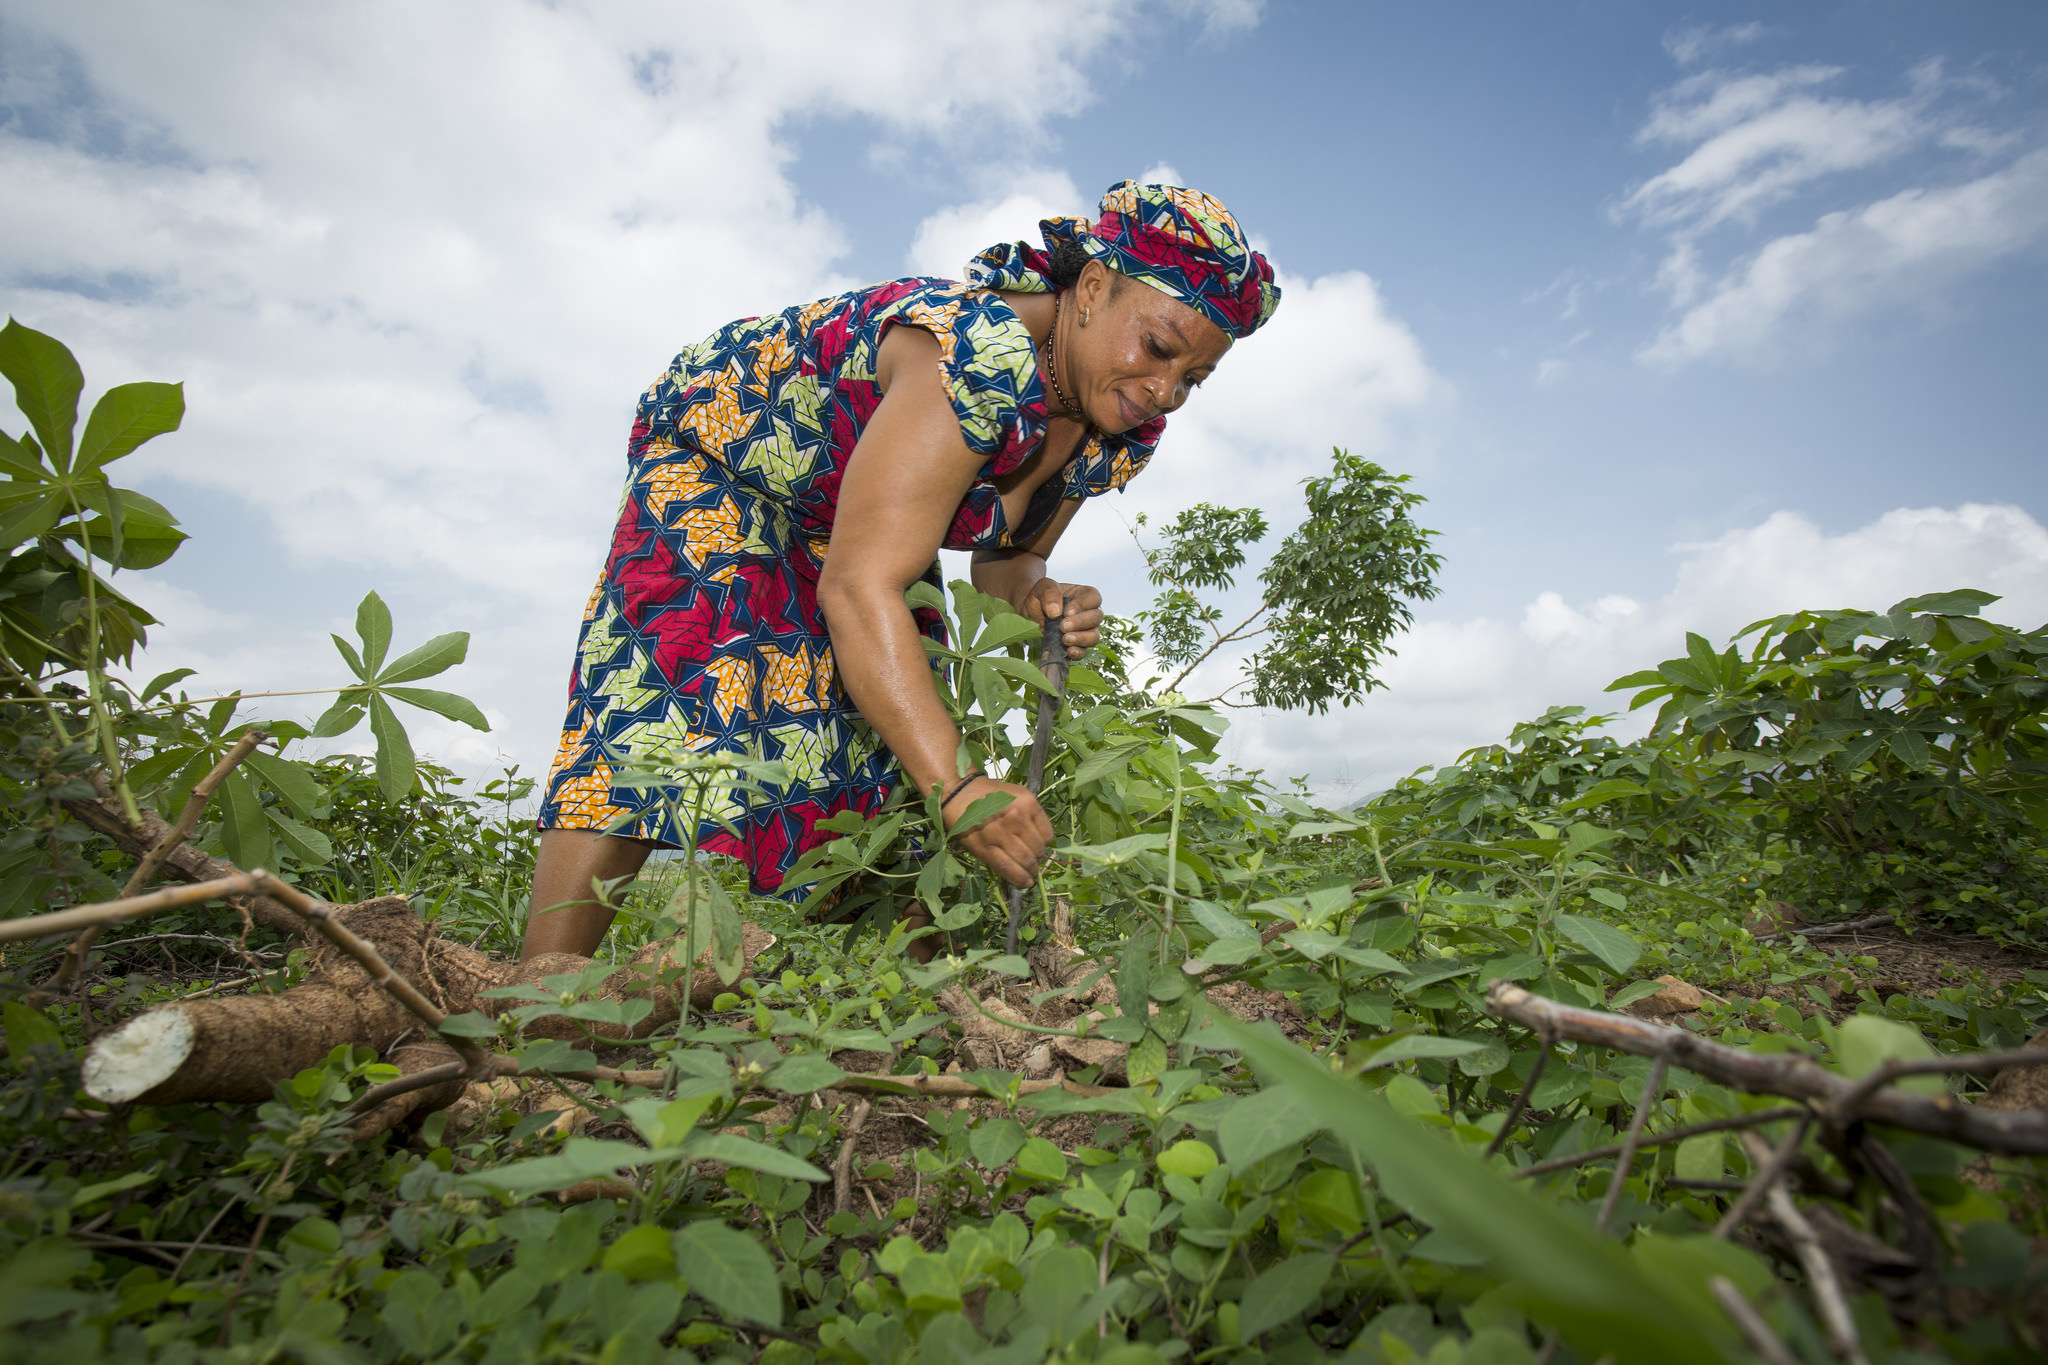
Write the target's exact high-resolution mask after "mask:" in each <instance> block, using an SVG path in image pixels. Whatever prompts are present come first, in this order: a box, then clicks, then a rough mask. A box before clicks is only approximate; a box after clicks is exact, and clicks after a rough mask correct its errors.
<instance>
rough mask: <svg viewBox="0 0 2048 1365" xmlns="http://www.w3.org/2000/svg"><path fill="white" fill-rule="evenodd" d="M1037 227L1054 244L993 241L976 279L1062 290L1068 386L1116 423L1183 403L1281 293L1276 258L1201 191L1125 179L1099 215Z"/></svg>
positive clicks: (1115, 427)
mask: <svg viewBox="0 0 2048 1365" xmlns="http://www.w3.org/2000/svg"><path fill="white" fill-rule="evenodd" d="M1039 228H1040V231H1041V232H1042V233H1043V234H1044V237H1045V244H1046V248H1047V249H1046V250H1045V251H1043V252H1041V251H1036V250H1033V249H1032V248H1030V247H1028V246H1026V245H1025V244H1024V243H1022V242H1018V243H1014V244H1010V243H1005V244H1002V245H999V246H995V247H991V248H990V249H989V250H987V251H985V252H983V253H981V255H979V256H977V257H975V259H974V260H972V261H970V262H969V263H968V266H967V278H968V280H969V282H970V283H973V284H978V285H983V286H985V287H988V288H992V289H1021V290H1026V291H1032V292H1037V291H1045V290H1052V291H1056V292H1058V293H1060V294H1061V295H1062V296H1063V297H1062V304H1063V305H1064V306H1063V309H1062V312H1063V314H1065V316H1064V317H1063V318H1062V322H1061V327H1060V330H1061V332H1062V337H1061V340H1060V343H1059V344H1060V351H1061V354H1062V356H1063V357H1066V353H1067V352H1068V351H1069V349H1071V350H1072V352H1073V353H1072V355H1071V356H1070V357H1066V359H1065V361H1064V363H1066V364H1067V365H1068V366H1069V367H1070V368H1071V370H1072V372H1073V373H1072V375H1071V378H1072V380H1073V381H1074V382H1073V383H1071V384H1064V385H1063V387H1065V388H1066V389H1067V391H1068V396H1069V397H1070V398H1072V399H1073V400H1074V402H1075V403H1076V404H1077V405H1079V406H1080V407H1081V409H1082V410H1083V411H1084V412H1085V413H1086V415H1087V417H1088V419H1089V420H1090V421H1091V422H1092V423H1094V424H1095V425H1096V426H1099V427H1101V428H1103V429H1104V430H1107V431H1124V430H1128V429H1129V428H1130V427H1132V426H1135V425H1139V424H1141V423H1142V422H1144V421H1149V420H1151V419H1152V418H1153V417H1156V416H1160V415H1163V414H1165V413H1168V412H1171V411H1173V410H1174V409H1175V408H1177V407H1179V406H1180V405H1181V403H1183V402H1185V401H1186V399H1187V394H1188V391H1189V390H1190V389H1191V388H1192V387H1193V386H1194V385H1196V384H1199V383H1200V382H1201V381H1202V380H1203V379H1205V378H1207V377H1208V374H1209V372H1210V371H1212V370H1214V369H1215V367H1216V363H1217V362H1218V361H1219V360H1221V359H1222V357H1223V353H1224V352H1225V351H1226V350H1228V349H1229V347H1230V344H1231V342H1232V341H1233V340H1234V339H1235V338H1238V337H1243V336H1249V335H1251V333H1252V332H1254V331H1256V330H1257V329H1258V328H1259V327H1260V326H1261V325H1263V324H1264V323H1265V322H1266V320H1267V319H1268V318H1270V317H1272V315H1273V310H1274V309H1275V308H1277V307H1278V306H1279V304H1280V287H1279V286H1278V285H1276V284H1275V283H1273V268H1272V266H1271V265H1269V264H1268V263H1267V261H1266V258H1265V257H1264V256H1263V255H1261V254H1260V253H1259V252H1257V251H1255V250H1253V249H1252V247H1251V244H1250V242H1249V241H1248V240H1247V239H1246V237H1245V234H1244V229H1243V228H1241V227H1240V226H1239V225H1238V222H1237V219H1236V218H1235V217H1234V216H1232V214H1231V213H1230V211H1229V210H1228V209H1226V208H1224V207H1223V205H1222V204H1220V203H1218V202H1217V201H1216V200H1214V199H1212V198H1210V197H1209V196H1208V195H1206V194H1202V193H1200V192H1199V191H1196V190H1187V189H1181V188H1180V187H1178V186H1173V185H1140V184H1138V183H1136V182H1135V181H1130V180H1125V181H1120V182H1119V183H1117V184H1115V185H1112V186H1111V187H1110V189H1109V192H1108V193H1107V194H1105V195H1104V196H1103V198H1102V204H1101V214H1100V217H1099V218H1098V219H1097V220H1096V221H1095V222H1093V223H1090V222H1087V221H1086V220H1084V219H1080V218H1049V219H1046V220H1045V221H1044V222H1042V223H1041V224H1039ZM1132 284H1143V285H1145V286H1147V287H1146V288H1142V289H1133V288H1131V287H1130V286H1131V285H1132ZM1069 318H1071V323H1070V322H1069V321H1068V319H1069ZM1083 324H1085V325H1083ZM1133 412H1135V413H1136V414H1137V416H1136V419H1135V420H1133V419H1132V413H1133Z"/></svg>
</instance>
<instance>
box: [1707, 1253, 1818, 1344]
mask: <svg viewBox="0 0 2048 1365" xmlns="http://www.w3.org/2000/svg"><path fill="white" fill-rule="evenodd" d="M1707 1288H1709V1289H1711V1290H1713V1291H1714V1299H1715V1301H1716V1302H1717V1303H1719V1304H1720V1305H1721V1310H1722V1311H1723V1312H1725V1313H1726V1314H1727V1315H1728V1316H1729V1317H1730V1318H1732V1319H1734V1321H1735V1325H1736V1326H1737V1327H1739V1328H1741V1329H1742V1335H1743V1336H1745V1337H1747V1338H1749V1348H1750V1349H1751V1350H1752V1351H1755V1352H1756V1353H1757V1354H1758V1355H1760V1356H1762V1357H1763V1360H1764V1365H1799V1357H1798V1356H1795V1355H1793V1354H1792V1350H1791V1348H1790V1347H1788V1346H1786V1345H1785V1343H1784V1342H1782V1341H1780V1340H1778V1334H1777V1333H1776V1332H1773V1331H1772V1330H1771V1325H1770V1324H1769V1323H1768V1322H1765V1321H1764V1315H1763V1314H1761V1313H1759V1312H1757V1311H1756V1305H1755V1304H1753V1303H1751V1302H1750V1301H1749V1300H1748V1299H1746V1298H1744V1297H1743V1296H1742V1291H1741V1290H1740V1289H1737V1288H1736V1287H1735V1281H1733V1280H1731V1279H1729V1278H1728V1277H1727V1276H1726V1275H1716V1276H1714V1278H1712V1279H1711V1280H1708V1281H1707Z"/></svg>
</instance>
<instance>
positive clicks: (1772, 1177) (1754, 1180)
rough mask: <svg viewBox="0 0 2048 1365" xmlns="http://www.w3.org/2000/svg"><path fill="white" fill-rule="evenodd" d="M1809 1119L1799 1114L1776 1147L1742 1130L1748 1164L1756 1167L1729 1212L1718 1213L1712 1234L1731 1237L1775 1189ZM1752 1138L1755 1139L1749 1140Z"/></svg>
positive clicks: (1789, 1166) (1788, 1167) (1787, 1168)
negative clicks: (1747, 1154)
mask: <svg viewBox="0 0 2048 1365" xmlns="http://www.w3.org/2000/svg"><path fill="white" fill-rule="evenodd" d="M1812 1121H1813V1120H1812V1118H1811V1117H1810V1116H1809V1115H1805V1114H1802V1115H1800V1117H1799V1121H1798V1122H1796V1123H1794V1124H1793V1125H1792V1131H1791V1132H1789V1133H1787V1134H1785V1137H1784V1140H1783V1141H1781V1142H1780V1143H1779V1144H1778V1145H1777V1147H1776V1148H1775V1149H1774V1148H1772V1147H1770V1146H1768V1145H1766V1144H1765V1142H1764V1140H1763V1139H1762V1138H1760V1137H1757V1135H1756V1133H1755V1132H1754V1131H1746V1132H1744V1133H1743V1135H1742V1146H1743V1149H1744V1150H1745V1151H1747V1152H1749V1153H1750V1164H1751V1165H1752V1166H1753V1167H1754V1168H1755V1174H1754V1175H1752V1176H1751V1177H1750V1180H1749V1186H1748V1188H1747V1189H1745V1190H1743V1192H1742V1193H1741V1195H1739V1196H1738V1197H1737V1198H1736V1200H1735V1202H1734V1203H1733V1204H1732V1205H1730V1206H1729V1209H1728V1212H1726V1213H1724V1214H1722V1215H1721V1221H1720V1222H1718V1223H1716V1224H1714V1236H1716V1237H1720V1238H1723V1239H1726V1238H1729V1237H1732V1236H1734V1235H1735V1230H1736V1229H1737V1228H1739V1227H1741V1226H1742V1225H1743V1223H1744V1222H1746V1221H1747V1220H1748V1218H1749V1215H1750V1213H1751V1212H1752V1211H1753V1210H1754V1209H1755V1208H1756V1206H1757V1204H1758V1203H1759V1202H1761V1201H1762V1200H1763V1199H1764V1198H1765V1197H1766V1196H1768V1195H1769V1194H1771V1193H1772V1192H1773V1191H1774V1190H1776V1189H1777V1188H1778V1181H1779V1178H1780V1177H1782V1176H1783V1175H1784V1174H1785V1172H1786V1171H1787V1170H1789V1169H1790V1168H1791V1165H1792V1158H1793V1157H1795V1156H1797V1155H1799V1144H1800V1143H1802V1142H1804V1141H1806V1129H1807V1125H1808V1124H1810V1123H1811V1122H1812ZM1752 1138H1755V1139H1756V1140H1755V1141H1754V1142H1752V1141H1750V1139H1752ZM1759 1152H1760V1153H1762V1154H1763V1155H1762V1157H1761V1158H1759V1157H1758V1156H1757V1153H1759Z"/></svg>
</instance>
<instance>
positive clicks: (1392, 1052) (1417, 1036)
mask: <svg viewBox="0 0 2048 1365" xmlns="http://www.w3.org/2000/svg"><path fill="white" fill-rule="evenodd" d="M1485 1047H1486V1044H1485V1043H1483V1042H1478V1041H1475V1040H1474V1039H1471V1038H1439V1037H1436V1036H1435V1035H1433V1034H1428V1033H1409V1034H1404V1035H1403V1036H1401V1037H1399V1038H1396V1039H1395V1040H1394V1041H1393V1042H1391V1043H1388V1044H1387V1045H1386V1046H1385V1047H1383V1048H1381V1049H1380V1050H1379V1051H1378V1052H1375V1053H1373V1054H1372V1056H1371V1057H1369V1058H1368V1059H1367V1060H1366V1063H1365V1065H1366V1067H1367V1069H1370V1068H1372V1067H1376V1066H1391V1065H1393V1064H1394V1063H1395V1062H1408V1061H1414V1060H1416V1059H1418V1058H1422V1057H1469V1056H1470V1055H1472V1054H1473V1053H1475V1052H1480V1051H1483V1050H1484V1049H1485Z"/></svg>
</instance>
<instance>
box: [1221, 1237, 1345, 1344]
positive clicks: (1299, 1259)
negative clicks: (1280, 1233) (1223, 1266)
mask: <svg viewBox="0 0 2048 1365" xmlns="http://www.w3.org/2000/svg"><path fill="white" fill-rule="evenodd" d="M1336 1267H1337V1258H1336V1257H1334V1256H1332V1255H1330V1254H1329V1253H1328V1252H1323V1251H1318V1252H1311V1253H1309V1254H1307V1255H1303V1256H1292V1257H1289V1258H1288V1259H1287V1260H1284V1261H1282V1262H1280V1264H1278V1265H1274V1266H1268V1267H1267V1268H1266V1269H1264V1270H1262V1271H1260V1272H1259V1277H1258V1278H1257V1279H1255V1280H1253V1281H1252V1282H1251V1283H1250V1284H1248V1285H1246V1286H1245V1287H1244V1297H1243V1298H1242V1299H1240V1300H1239V1301H1238V1306H1237V1334H1238V1337H1239V1338H1240V1339H1241V1340H1243V1341H1245V1342H1246V1343H1250V1342H1251V1341H1252V1339H1253V1338H1255V1337H1257V1336H1259V1335H1261V1334H1263V1333H1265V1332H1269V1331H1271V1330H1272V1329H1273V1328H1275V1327H1278V1326H1280V1325H1281V1324H1282V1323H1286V1322H1292V1321H1293V1320H1294V1319H1295V1318H1298V1317H1300V1316H1301V1314H1302V1312H1303V1311H1304V1310H1305V1309H1307V1308H1308V1307H1309V1306H1310V1305H1311V1304H1313V1303H1314V1302H1315V1301H1316V1300H1317V1299H1318V1298H1320V1297H1321V1296H1322V1292H1323V1286H1324V1285H1325V1284H1326V1283H1328V1282H1329V1278H1330V1272H1331V1271H1332V1270H1334V1269H1336Z"/></svg>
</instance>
